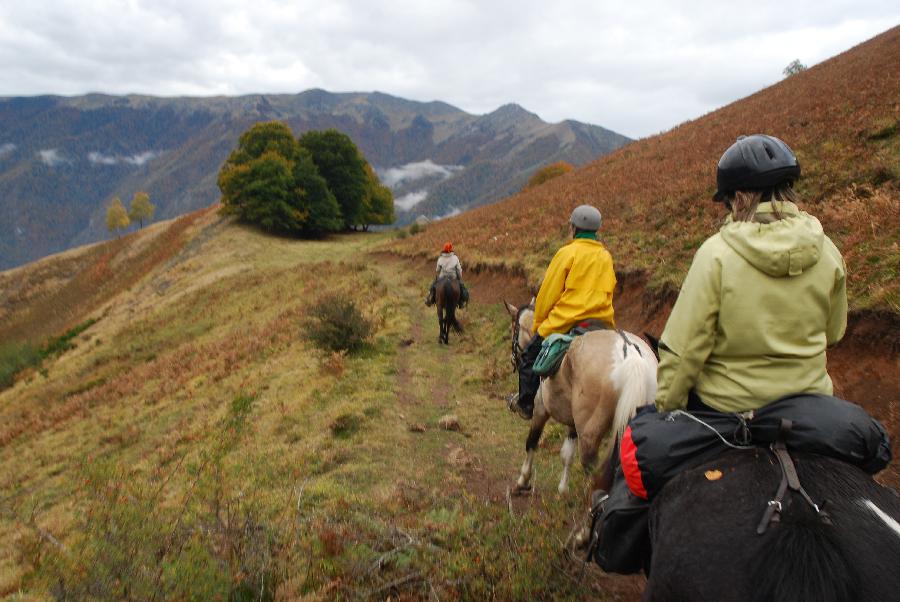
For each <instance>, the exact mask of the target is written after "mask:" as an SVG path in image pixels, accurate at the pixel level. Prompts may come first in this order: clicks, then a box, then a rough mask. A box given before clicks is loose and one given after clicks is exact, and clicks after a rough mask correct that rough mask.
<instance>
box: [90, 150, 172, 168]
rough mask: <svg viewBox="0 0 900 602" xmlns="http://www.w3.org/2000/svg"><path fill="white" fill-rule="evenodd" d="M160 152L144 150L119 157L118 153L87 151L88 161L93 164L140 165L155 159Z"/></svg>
mask: <svg viewBox="0 0 900 602" xmlns="http://www.w3.org/2000/svg"><path fill="white" fill-rule="evenodd" d="M160 154H161V153H159V152H157V151H144V152H142V153H135V154H134V155H130V156H128V157H120V156H118V155H104V154H103V153H101V152H97V151H94V152H90V153H88V161H90V162H91V163H93V164H95V165H117V164H119V163H128V164H129V165H135V166H138V167H140V166H141V165H143V164H144V163H146V162H147V161H150V160H151V159H155V158H156V157H158V156H159V155H160Z"/></svg>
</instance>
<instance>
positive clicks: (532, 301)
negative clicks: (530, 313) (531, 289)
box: [528, 297, 535, 309]
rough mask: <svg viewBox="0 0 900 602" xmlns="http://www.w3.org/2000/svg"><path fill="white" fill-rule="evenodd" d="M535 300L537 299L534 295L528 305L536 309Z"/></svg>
mask: <svg viewBox="0 0 900 602" xmlns="http://www.w3.org/2000/svg"><path fill="white" fill-rule="evenodd" d="M534 301H535V298H534V297H532V298H531V301H530V302H529V303H528V307H530V308H532V309H534Z"/></svg>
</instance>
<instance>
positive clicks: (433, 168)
mask: <svg viewBox="0 0 900 602" xmlns="http://www.w3.org/2000/svg"><path fill="white" fill-rule="evenodd" d="M461 169H463V168H462V166H461V165H438V164H437V163H434V162H433V161H432V160H431V159H427V160H425V161H418V162H416V163H407V164H406V165H401V166H400V167H391V168H389V169H386V170H384V173H383V174H382V176H381V181H382V182H384V184H385V185H386V186H388V187H390V188H394V187H395V186H397V185H398V184H401V183H403V182H414V181H416V180H421V179H422V178H427V177H431V176H440V177H441V178H443V179H447V178H449V177H450V176H452V175H453V174H454V173H455V172H458V171H460V170H461Z"/></svg>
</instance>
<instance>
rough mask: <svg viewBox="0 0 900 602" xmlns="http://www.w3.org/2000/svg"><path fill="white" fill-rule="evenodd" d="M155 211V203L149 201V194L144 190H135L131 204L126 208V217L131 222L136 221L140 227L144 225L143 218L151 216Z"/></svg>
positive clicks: (147, 218)
mask: <svg viewBox="0 0 900 602" xmlns="http://www.w3.org/2000/svg"><path fill="white" fill-rule="evenodd" d="M155 211H156V205H154V204H153V203H151V202H150V195H149V194H147V193H146V192H135V193H134V197H133V198H132V199H131V206H130V207H129V208H128V219H130V220H131V221H132V222H138V223H139V224H140V225H141V228H143V227H144V220H145V219H146V220H149V219H151V218H152V217H153V213H154V212H155Z"/></svg>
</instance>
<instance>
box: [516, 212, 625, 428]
mask: <svg viewBox="0 0 900 602" xmlns="http://www.w3.org/2000/svg"><path fill="white" fill-rule="evenodd" d="M601 221H602V217H601V215H600V211H599V210H598V209H597V208H596V207H592V206H590V205H581V206H579V207H576V208H575V210H574V211H573V212H572V215H571V217H570V218H569V232H570V234H571V236H572V241H571V242H569V243H568V244H566V245H565V246H563V247H562V248H560V249H559V250H558V251H557V252H556V255H554V256H553V259H552V260H551V261H550V266H549V267H548V268H547V273H546V274H545V275H544V280H543V283H542V284H541V289H540V291H539V292H538V296H537V301H536V303H535V307H534V326H533V330H534V337H533V338H532V339H531V342H530V343H529V344H528V346H527V347H526V348H525V350H524V351H523V352H522V356H521V359H520V363H519V393H518V395H517V396H516V395H514V396H513V397H514V399H511V400H510V401H511V403H510V408H511V409H512V410H514V411H515V412H516V413H517V414H519V415H520V416H521V417H522V418H525V419H526V420H530V419H531V415H532V413H533V412H534V397H535V395H537V391H538V387H540V384H541V379H540V377H539V376H538V375H536V374H535V373H534V372H533V371H532V368H533V367H534V361H535V360H536V359H537V356H538V354H539V353H540V351H541V345H542V344H543V342H544V339H545V338H546V337H548V336H550V335H551V334H553V333H567V332H569V330H571V329H572V327H574V326H575V325H576V324H577V323H578V322H581V321H584V320H590V319H594V320H599V321H601V322H604V323H605V324H606V325H608V326H609V327H610V328H615V320H614V319H613V291H614V290H615V288H616V273H615V270H614V269H613V260H612V255H610V254H609V251H607V250H606V247H605V246H603V244H602V243H601V242H600V241H598V240H597V230H599V229H600V223H601Z"/></svg>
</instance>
